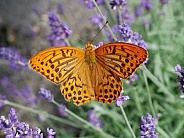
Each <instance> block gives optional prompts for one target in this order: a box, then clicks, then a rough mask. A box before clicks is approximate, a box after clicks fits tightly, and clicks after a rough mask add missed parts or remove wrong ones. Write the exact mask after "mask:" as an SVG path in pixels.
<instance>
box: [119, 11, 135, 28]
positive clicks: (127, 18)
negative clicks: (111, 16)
mask: <svg viewBox="0 0 184 138" xmlns="http://www.w3.org/2000/svg"><path fill="white" fill-rule="evenodd" d="M116 17H117V22H118V24H120V20H119V14H117V16H116ZM120 19H122V22H125V23H126V24H128V25H130V24H132V23H133V22H134V15H133V14H130V12H129V11H128V9H123V10H122V11H121V18H120Z"/></svg>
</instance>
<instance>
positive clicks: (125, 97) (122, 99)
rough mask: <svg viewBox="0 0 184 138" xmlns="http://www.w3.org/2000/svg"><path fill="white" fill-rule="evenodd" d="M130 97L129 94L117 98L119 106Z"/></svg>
mask: <svg viewBox="0 0 184 138" xmlns="http://www.w3.org/2000/svg"><path fill="white" fill-rule="evenodd" d="M128 99H130V97H129V96H120V97H119V98H118V99H117V100H116V105H117V106H121V105H123V104H124V101H126V100H128Z"/></svg>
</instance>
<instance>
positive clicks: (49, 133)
mask: <svg viewBox="0 0 184 138" xmlns="http://www.w3.org/2000/svg"><path fill="white" fill-rule="evenodd" d="M55 134H56V132H54V130H53V129H50V128H47V135H48V136H47V138H54V135H55Z"/></svg>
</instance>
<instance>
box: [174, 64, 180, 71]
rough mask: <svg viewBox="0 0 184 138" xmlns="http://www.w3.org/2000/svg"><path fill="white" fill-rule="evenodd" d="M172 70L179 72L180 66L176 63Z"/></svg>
mask: <svg viewBox="0 0 184 138" xmlns="http://www.w3.org/2000/svg"><path fill="white" fill-rule="evenodd" d="M174 70H175V72H181V66H180V65H179V64H177V65H176V66H175V67H174Z"/></svg>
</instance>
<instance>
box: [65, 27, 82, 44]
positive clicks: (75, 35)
mask: <svg viewBox="0 0 184 138" xmlns="http://www.w3.org/2000/svg"><path fill="white" fill-rule="evenodd" d="M63 30H65V31H67V32H68V33H69V34H73V33H72V32H71V31H70V30H68V29H67V28H63ZM73 37H75V38H77V39H79V40H81V41H82V42H84V40H82V39H81V38H80V37H78V36H77V34H74V35H73Z"/></svg>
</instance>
